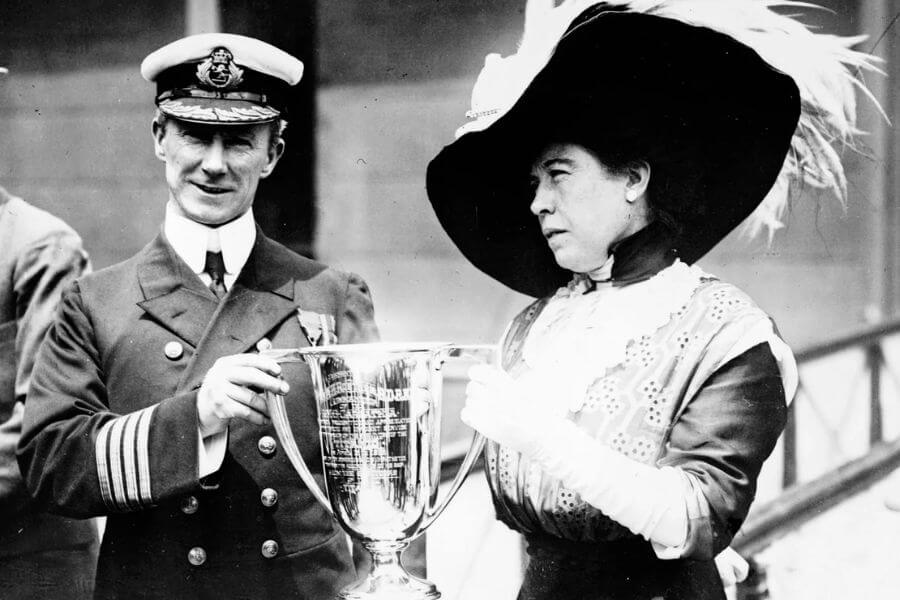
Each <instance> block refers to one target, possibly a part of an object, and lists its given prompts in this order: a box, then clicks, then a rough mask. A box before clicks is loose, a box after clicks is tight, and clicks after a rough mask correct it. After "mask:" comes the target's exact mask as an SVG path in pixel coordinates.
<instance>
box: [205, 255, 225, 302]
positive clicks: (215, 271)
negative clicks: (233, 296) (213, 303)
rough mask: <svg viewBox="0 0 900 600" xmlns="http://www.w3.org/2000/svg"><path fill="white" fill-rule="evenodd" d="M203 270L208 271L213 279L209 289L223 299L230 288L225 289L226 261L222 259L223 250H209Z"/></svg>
mask: <svg viewBox="0 0 900 600" xmlns="http://www.w3.org/2000/svg"><path fill="white" fill-rule="evenodd" d="M203 271H204V272H205V273H207V274H208V275H209V277H210V279H211V280H212V281H210V282H209V291H211V292H212V293H213V294H215V295H216V298H218V299H219V300H221V299H222V298H224V297H225V294H226V293H227V292H228V290H226V289H225V261H224V260H223V259H222V253H221V252H207V253H206V266H205V267H203Z"/></svg>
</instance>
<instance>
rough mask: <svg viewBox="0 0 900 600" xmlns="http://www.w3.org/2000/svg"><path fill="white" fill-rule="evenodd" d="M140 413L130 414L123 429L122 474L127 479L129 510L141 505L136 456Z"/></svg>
mask: <svg viewBox="0 0 900 600" xmlns="http://www.w3.org/2000/svg"><path fill="white" fill-rule="evenodd" d="M140 416H141V415H140V413H135V414H130V415H128V416H127V417H126V418H125V426H124V427H123V428H122V429H123V431H122V464H121V468H122V473H123V476H124V479H125V502H126V504H127V505H128V507H129V508H139V507H140V505H141V502H140V496H139V495H138V478H137V476H136V472H135V463H136V462H137V460H136V456H135V454H137V448H135V438H136V437H137V436H135V429H137V423H138V419H139V418H140Z"/></svg>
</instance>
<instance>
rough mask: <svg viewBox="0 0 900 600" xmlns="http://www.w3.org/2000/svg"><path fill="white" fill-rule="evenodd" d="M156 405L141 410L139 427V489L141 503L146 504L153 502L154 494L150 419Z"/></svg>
mask: <svg viewBox="0 0 900 600" xmlns="http://www.w3.org/2000/svg"><path fill="white" fill-rule="evenodd" d="M155 410H156V406H151V407H150V408H148V409H146V410H144V411H142V412H141V416H140V420H139V421H138V428H137V459H138V489H139V490H140V499H141V503H142V504H143V505H144V506H149V505H151V504H153V495H152V493H151V490H150V453H149V439H150V420H151V417H152V416H153V411H155Z"/></svg>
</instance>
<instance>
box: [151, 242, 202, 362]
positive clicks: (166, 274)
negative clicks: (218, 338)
mask: <svg viewBox="0 0 900 600" xmlns="http://www.w3.org/2000/svg"><path fill="white" fill-rule="evenodd" d="M137 276H138V281H139V283H140V286H141V290H142V291H143V293H144V300H143V301H141V302H138V306H140V307H141V308H142V309H144V311H145V312H146V313H147V315H148V316H149V317H150V318H152V319H153V320H154V321H156V322H158V323H159V324H160V325H162V326H163V327H165V328H166V329H168V330H169V331H171V332H172V333H174V334H176V335H177V336H179V337H180V338H181V339H183V340H184V341H186V342H187V343H189V344H190V345H191V346H194V347H196V346H197V345H198V344H199V343H200V339H201V338H202V337H203V332H204V331H205V330H206V328H207V326H208V324H209V322H210V320H211V319H212V317H213V315H214V314H215V313H216V310H217V309H218V308H219V303H218V301H217V300H216V298H215V296H213V294H212V292H210V291H209V290H208V289H207V288H206V286H205V285H203V282H202V281H200V278H199V277H197V275H196V274H195V273H194V272H193V271H191V269H190V268H189V267H188V266H187V265H186V264H185V262H184V261H183V260H181V259H180V258H179V257H178V255H177V254H176V253H175V251H174V250H173V249H172V247H171V246H170V245H169V243H168V242H167V241H166V239H165V236H164V235H163V234H162V233H160V234H159V235H158V236H156V239H154V240H153V241H152V242H151V243H150V244H149V245H148V246H147V248H146V250H145V251H144V255H143V258H142V259H141V260H140V262H139V264H138V267H137Z"/></svg>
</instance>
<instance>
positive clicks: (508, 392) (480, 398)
mask: <svg viewBox="0 0 900 600" xmlns="http://www.w3.org/2000/svg"><path fill="white" fill-rule="evenodd" d="M469 378H470V381H469V384H468V386H466V405H465V407H464V408H463V409H462V412H461V413H460V417H461V418H462V420H463V422H464V423H465V424H466V425H468V426H469V427H471V428H473V429H475V430H477V431H479V432H480V433H482V434H484V436H485V437H487V438H489V439H491V440H493V441H495V442H497V443H498V444H501V445H502V446H506V447H507V448H511V449H513V450H515V451H516V452H521V453H522V454H525V455H528V456H531V455H533V454H534V453H535V452H537V451H538V450H539V448H540V446H541V444H542V438H543V436H544V434H545V432H546V428H547V419H548V411H546V410H541V409H540V407H539V406H538V404H537V402H535V401H534V400H533V399H532V398H529V397H528V394H527V393H526V392H525V391H524V390H522V389H521V386H519V385H518V384H517V383H516V381H515V380H514V379H513V378H512V377H510V376H509V375H508V374H507V373H506V371H503V370H502V369H498V368H497V367H493V366H489V365H475V366H473V367H471V368H470V369H469ZM556 420H557V421H561V420H562V419H559V418H558V417H556Z"/></svg>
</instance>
